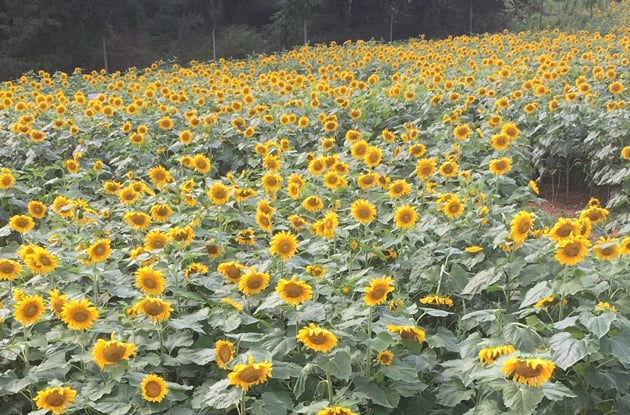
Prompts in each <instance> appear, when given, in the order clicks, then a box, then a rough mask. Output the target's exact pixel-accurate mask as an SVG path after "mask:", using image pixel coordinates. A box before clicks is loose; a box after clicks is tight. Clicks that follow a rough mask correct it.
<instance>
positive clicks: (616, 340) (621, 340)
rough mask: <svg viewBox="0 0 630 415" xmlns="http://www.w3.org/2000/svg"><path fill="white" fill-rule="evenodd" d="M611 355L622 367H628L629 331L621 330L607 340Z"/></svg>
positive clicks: (629, 352)
mask: <svg viewBox="0 0 630 415" xmlns="http://www.w3.org/2000/svg"><path fill="white" fill-rule="evenodd" d="M608 341H609V342H610V350H611V351H612V355H613V356H615V357H616V358H617V359H619V362H621V363H623V364H624V365H630V329H627V328H625V329H623V330H621V331H619V332H618V333H617V334H615V335H614V336H612V337H610V338H608Z"/></svg>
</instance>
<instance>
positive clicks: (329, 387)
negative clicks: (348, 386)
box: [324, 370, 333, 405]
mask: <svg viewBox="0 0 630 415" xmlns="http://www.w3.org/2000/svg"><path fill="white" fill-rule="evenodd" d="M324 372H325V373H326V383H327V386H328V401H329V402H330V405H332V403H333V387H332V379H331V378H330V373H328V371H327V370H326V371H324Z"/></svg>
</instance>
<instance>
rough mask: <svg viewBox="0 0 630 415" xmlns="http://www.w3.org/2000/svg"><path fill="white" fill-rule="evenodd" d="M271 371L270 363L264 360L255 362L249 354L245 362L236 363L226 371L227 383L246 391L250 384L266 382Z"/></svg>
mask: <svg viewBox="0 0 630 415" xmlns="http://www.w3.org/2000/svg"><path fill="white" fill-rule="evenodd" d="M271 372H272V364H271V363H269V362H268V361H266V360H264V361H262V362H260V363H255V362H254V357H253V356H249V359H248V361H247V364H238V365H236V366H235V367H234V369H233V370H232V371H231V372H230V373H228V384H229V385H234V386H237V387H239V388H241V389H243V391H245V392H247V390H248V389H249V388H250V387H251V386H254V385H258V384H260V383H264V382H266V381H267V379H268V378H270V377H271Z"/></svg>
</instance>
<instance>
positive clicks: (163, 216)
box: [149, 204, 173, 222]
mask: <svg viewBox="0 0 630 415" xmlns="http://www.w3.org/2000/svg"><path fill="white" fill-rule="evenodd" d="M149 213H150V214H151V217H152V218H153V220H155V221H156V222H166V221H167V220H168V217H169V216H170V215H172V214H173V209H171V207H170V206H169V205H166V204H159V205H153V206H151V209H150V211H149Z"/></svg>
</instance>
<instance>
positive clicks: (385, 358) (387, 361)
mask: <svg viewBox="0 0 630 415" xmlns="http://www.w3.org/2000/svg"><path fill="white" fill-rule="evenodd" d="M393 360H394V353H392V352H390V351H389V350H383V351H382V352H379V353H378V354H377V355H376V361H377V362H378V363H379V364H381V365H383V366H391V364H392V361H393Z"/></svg>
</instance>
